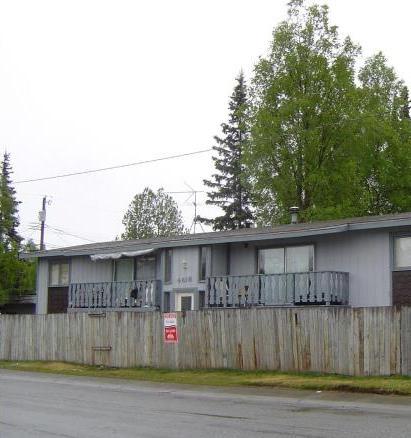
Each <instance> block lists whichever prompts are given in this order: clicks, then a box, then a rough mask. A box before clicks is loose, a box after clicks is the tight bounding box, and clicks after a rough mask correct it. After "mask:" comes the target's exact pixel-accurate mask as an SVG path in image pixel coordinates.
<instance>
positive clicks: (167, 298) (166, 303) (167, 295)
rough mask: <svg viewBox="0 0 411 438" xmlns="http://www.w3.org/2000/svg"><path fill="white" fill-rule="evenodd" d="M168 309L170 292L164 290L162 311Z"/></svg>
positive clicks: (167, 310)
mask: <svg viewBox="0 0 411 438" xmlns="http://www.w3.org/2000/svg"><path fill="white" fill-rule="evenodd" d="M169 311H170V292H164V309H163V312H169Z"/></svg>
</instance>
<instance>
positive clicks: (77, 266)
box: [70, 256, 113, 283]
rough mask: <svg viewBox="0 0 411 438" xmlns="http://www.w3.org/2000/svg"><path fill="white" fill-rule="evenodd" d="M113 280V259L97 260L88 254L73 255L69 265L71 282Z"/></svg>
mask: <svg viewBox="0 0 411 438" xmlns="http://www.w3.org/2000/svg"><path fill="white" fill-rule="evenodd" d="M100 281H101V282H105V281H113V261H112V260H97V261H95V262H93V261H92V260H91V259H90V257H89V256H85V257H73V258H72V259H71V266H70V282H71V283H94V282H100Z"/></svg>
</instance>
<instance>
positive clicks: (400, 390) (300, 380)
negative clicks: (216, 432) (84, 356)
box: [0, 361, 411, 395]
mask: <svg viewBox="0 0 411 438" xmlns="http://www.w3.org/2000/svg"><path fill="white" fill-rule="evenodd" d="M0 368H4V369H9V370H20V371H35V372H43V373H54V374H65V375H70V376H92V377H114V378H121V379H131V380H146V381H152V382H168V383H185V384H193V385H210V386H241V385H245V386H261V387H277V388H292V389H309V390H315V391H348V392H362V393H375V394H397V395H411V377H406V376H397V375H395V376H387V377H385V376H382V377H378V376H372V377H353V376H344V375H339V374H320V373H311V372H310V373H306V372H304V373H296V372H292V373H291V372H289V373H285V372H280V371H240V370H226V369H224V370H223V369H216V370H170V369H157V368H105V367H98V366H90V365H80V364H74V363H66V362H43V361H18V362H17V361H0Z"/></svg>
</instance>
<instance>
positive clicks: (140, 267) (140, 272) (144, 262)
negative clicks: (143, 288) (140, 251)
mask: <svg viewBox="0 0 411 438" xmlns="http://www.w3.org/2000/svg"><path fill="white" fill-rule="evenodd" d="M154 278H156V258H155V256H143V257H137V280H153V279H154Z"/></svg>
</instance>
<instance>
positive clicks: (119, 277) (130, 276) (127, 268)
mask: <svg viewBox="0 0 411 438" xmlns="http://www.w3.org/2000/svg"><path fill="white" fill-rule="evenodd" d="M132 280H134V259H118V260H115V262H114V281H132Z"/></svg>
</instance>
